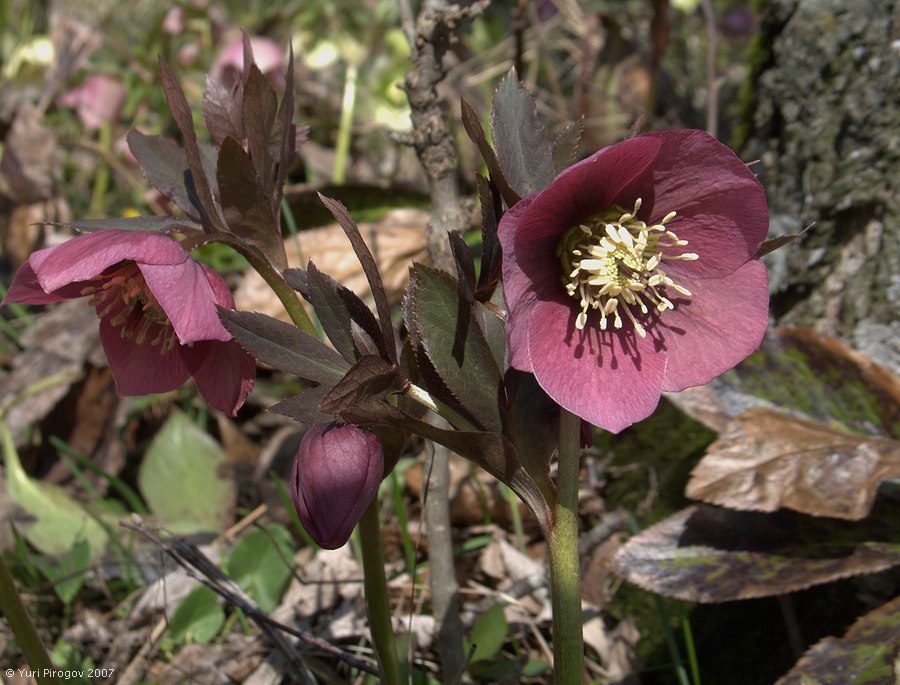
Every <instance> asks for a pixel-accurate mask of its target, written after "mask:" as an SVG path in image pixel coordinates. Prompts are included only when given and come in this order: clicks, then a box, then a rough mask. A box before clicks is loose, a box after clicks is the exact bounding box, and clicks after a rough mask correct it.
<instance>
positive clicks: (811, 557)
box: [613, 487, 900, 602]
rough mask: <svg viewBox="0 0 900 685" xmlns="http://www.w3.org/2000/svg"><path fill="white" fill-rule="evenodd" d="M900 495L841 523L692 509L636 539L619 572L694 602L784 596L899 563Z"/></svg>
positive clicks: (622, 552) (618, 560)
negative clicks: (865, 515)
mask: <svg viewBox="0 0 900 685" xmlns="http://www.w3.org/2000/svg"><path fill="white" fill-rule="evenodd" d="M896 540H900V493H898V488H896V487H894V488H890V487H889V488H885V490H884V494H883V495H882V496H880V497H879V499H878V500H877V501H876V504H875V508H874V509H873V511H872V515H871V516H869V517H868V518H867V519H865V520H863V521H854V522H849V521H837V520H833V519H826V518H821V517H811V516H804V515H802V514H797V513H794V512H791V511H787V510H783V511H779V512H776V513H772V514H763V513H758V512H743V511H741V512H739V511H731V510H728V509H720V508H718V507H712V506H707V505H701V506H696V507H690V508H688V509H685V510H683V511H681V512H679V513H677V514H674V515H673V516H670V517H669V518H667V519H665V520H663V521H661V522H660V523H657V524H656V525H654V526H651V527H650V528H648V529H647V530H645V531H643V532H641V533H640V534H638V535H637V536H635V537H633V538H631V539H630V540H629V541H628V542H627V543H626V544H625V545H623V546H622V547H621V548H620V549H619V551H618V552H617V553H616V556H615V558H614V559H613V570H614V571H615V572H616V573H618V574H619V575H620V576H622V577H623V578H625V579H626V580H628V581H629V582H632V583H634V584H635V585H638V586H640V587H642V588H644V589H645V590H649V591H651V592H655V593H657V594H661V595H665V596H667V597H675V598H677V599H683V600H685V601H688V602H728V601H732V600H736V599H753V598H756V597H769V596H774V595H782V594H786V593H788V592H794V591H797V590H803V589H806V588H808V587H811V586H813V585H818V584H821V583H828V582H831V581H834V580H838V579H840V578H847V577H850V576H854V575H860V574H864V573H875V572H877V571H882V570H884V569H887V568H890V567H892V566H895V565H897V564H900V544H898V543H897V542H895V541H896Z"/></svg>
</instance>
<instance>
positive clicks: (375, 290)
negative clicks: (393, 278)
mask: <svg viewBox="0 0 900 685" xmlns="http://www.w3.org/2000/svg"><path fill="white" fill-rule="evenodd" d="M319 199H320V200H321V201H322V203H323V204H324V205H325V206H326V207H327V208H328V211H330V212H331V214H332V215H333V216H334V218H335V219H336V220H337V222H338V223H339V224H340V225H341V228H343V229H344V233H345V234H346V235H347V239H348V240H349V241H350V245H351V246H352V247H353V251H354V252H355V253H356V258H357V259H358V260H359V263H360V265H361V266H362V269H363V272H364V273H365V275H366V280H367V281H368V282H369V288H370V289H371V291H372V298H373V299H374V300H375V310H376V311H377V312H378V322H379V324H380V325H381V335H382V337H383V340H382V341H381V342H383V343H384V347H385V349H386V351H387V353H388V355H389V356H390V358H391V360H392V361H395V362H396V361H397V352H396V350H395V349H394V328H393V325H392V324H391V309H390V306H389V305H388V300H387V293H386V292H385V289H384V283H383V282H382V280H381V274H380V273H379V272H378V264H377V262H376V261H375V258H374V257H373V256H372V253H371V252H370V251H369V248H368V246H366V241H365V240H363V237H362V234H361V233H360V232H359V226H357V225H356V222H355V221H354V220H353V217H351V216H350V212H349V211H348V210H347V208H346V207H345V206H344V205H343V204H341V203H340V202H338V201H337V200H334V199H332V198H330V197H325V196H324V195H322V193H319Z"/></svg>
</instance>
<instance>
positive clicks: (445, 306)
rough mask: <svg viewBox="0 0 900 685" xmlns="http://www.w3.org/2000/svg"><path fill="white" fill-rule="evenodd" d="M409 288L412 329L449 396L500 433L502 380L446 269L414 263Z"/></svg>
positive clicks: (479, 331) (482, 423)
mask: <svg viewBox="0 0 900 685" xmlns="http://www.w3.org/2000/svg"><path fill="white" fill-rule="evenodd" d="M412 274H413V275H412V282H411V284H410V292H411V297H412V314H413V316H414V318H415V329H416V334H417V336H418V338H419V341H420V342H421V346H422V348H424V350H425V352H426V354H427V355H428V359H429V360H430V361H431V363H432V364H433V365H434V368H435V370H436V371H437V373H438V375H439V376H440V378H441V380H442V381H443V382H444V384H446V386H447V388H449V390H450V391H451V392H452V393H453V396H454V397H455V398H456V399H457V400H458V401H459V402H460V404H462V406H464V407H465V408H466V409H467V410H468V411H469V412H470V413H471V414H472V416H474V417H475V419H476V420H477V421H478V422H479V423H480V424H481V425H482V426H483V427H484V428H485V429H486V430H489V431H494V432H501V431H502V429H503V420H502V416H501V412H500V400H501V393H502V388H503V379H502V377H501V375H500V369H499V367H498V366H497V363H496V362H495V361H494V355H493V353H492V352H491V348H490V347H489V346H488V344H487V341H486V340H485V338H484V335H483V334H482V332H481V329H480V327H479V325H478V322H477V321H476V319H475V317H474V316H473V315H472V312H471V309H470V308H469V306H468V305H467V304H466V302H465V300H463V299H462V298H461V297H460V293H459V287H458V285H457V283H456V282H455V281H454V280H453V277H452V276H450V274H448V273H445V272H443V271H439V270H437V269H432V268H431V267H426V266H423V265H421V264H416V265H415V266H414V267H413V272H412Z"/></svg>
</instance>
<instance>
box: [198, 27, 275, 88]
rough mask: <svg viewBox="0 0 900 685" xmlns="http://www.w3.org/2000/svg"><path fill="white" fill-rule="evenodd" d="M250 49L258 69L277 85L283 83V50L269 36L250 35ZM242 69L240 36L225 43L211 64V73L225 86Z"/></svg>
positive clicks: (241, 41)
mask: <svg viewBox="0 0 900 685" xmlns="http://www.w3.org/2000/svg"><path fill="white" fill-rule="evenodd" d="M250 49H251V50H252V52H253V61H254V62H255V63H256V66H257V67H259V70H260V71H261V72H262V73H264V74H269V75H270V77H271V78H272V79H273V80H274V81H275V82H276V83H277V85H279V86H283V85H284V60H285V54H284V50H282V49H281V47H280V46H279V45H278V43H276V42H275V41H274V40H272V39H271V38H265V37H263V36H252V37H251V38H250ZM243 71H244V42H243V40H241V39H240V38H238V39H237V40H233V41H232V42H231V43H229V44H228V45H226V46H225V47H224V48H223V49H222V52H220V53H219V56H218V57H217V58H216V61H215V62H214V63H213V65H212V70H211V75H212V77H213V78H214V79H216V80H217V81H221V82H222V83H224V84H225V85H227V86H231V85H233V84H234V83H235V82H236V81H237V77H238V74H241V73H243Z"/></svg>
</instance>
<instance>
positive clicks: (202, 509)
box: [138, 412, 236, 534]
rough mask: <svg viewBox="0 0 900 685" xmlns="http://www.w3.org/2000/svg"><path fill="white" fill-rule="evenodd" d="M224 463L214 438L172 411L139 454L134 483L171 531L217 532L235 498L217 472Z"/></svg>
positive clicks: (230, 486) (227, 518)
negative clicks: (143, 450)
mask: <svg viewBox="0 0 900 685" xmlns="http://www.w3.org/2000/svg"><path fill="white" fill-rule="evenodd" d="M226 462H227V457H226V455H225V451H224V450H223V449H222V447H221V446H220V445H219V444H218V443H217V442H216V441H215V440H213V439H212V438H211V437H209V435H207V434H206V433H205V432H203V431H201V430H200V429H199V428H197V426H196V425H195V424H194V423H192V422H191V421H190V420H189V419H188V418H187V417H186V416H185V415H184V414H182V413H180V412H174V413H172V415H171V416H170V417H169V418H168V419H167V420H166V422H165V424H163V427H162V428H161V429H160V430H159V432H158V433H157V434H156V437H155V438H154V439H153V442H152V443H151V444H150V447H149V449H148V450H147V453H146V454H145V455H144V460H143V461H142V462H141V466H140V469H139V470H138V487H139V488H140V490H141V494H142V495H143V496H144V499H145V500H146V502H147V505H148V506H149V508H150V510H151V511H152V512H153V513H154V514H156V515H157V516H159V517H160V518H161V519H162V520H163V522H164V523H165V525H166V527H168V528H169V529H171V530H172V531H173V532H176V533H180V534H188V533H197V532H201V531H217V532H218V531H221V530H224V529H225V527H226V526H227V525H228V524H229V523H230V522H231V518H232V515H233V512H234V505H235V498H236V493H235V489H234V483H233V481H232V480H231V479H229V478H228V477H227V476H225V475H224V474H223V473H222V472H223V470H224V467H225V465H226Z"/></svg>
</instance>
